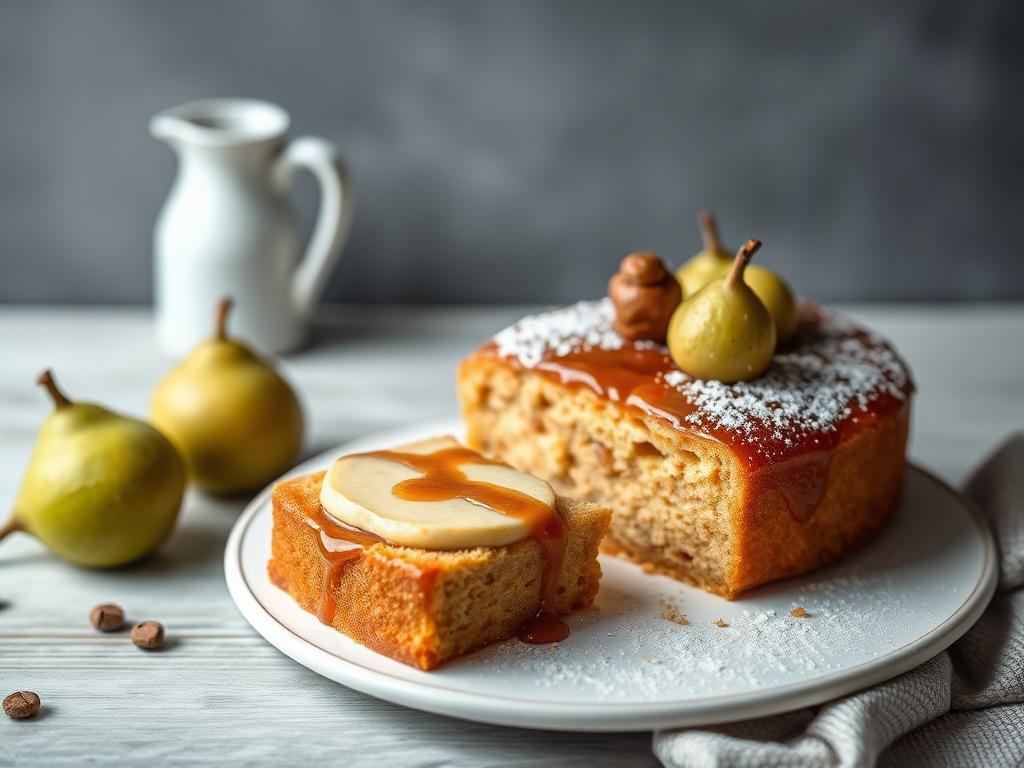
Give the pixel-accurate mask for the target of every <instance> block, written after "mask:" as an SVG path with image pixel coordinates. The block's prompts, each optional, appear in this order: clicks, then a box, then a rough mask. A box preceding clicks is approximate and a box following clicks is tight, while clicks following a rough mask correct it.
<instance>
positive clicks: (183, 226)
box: [150, 99, 352, 356]
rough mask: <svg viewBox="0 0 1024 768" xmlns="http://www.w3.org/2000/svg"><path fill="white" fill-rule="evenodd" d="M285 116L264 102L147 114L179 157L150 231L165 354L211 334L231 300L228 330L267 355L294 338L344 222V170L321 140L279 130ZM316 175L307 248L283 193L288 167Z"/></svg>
mask: <svg viewBox="0 0 1024 768" xmlns="http://www.w3.org/2000/svg"><path fill="white" fill-rule="evenodd" d="M288 124H289V118H288V113H287V112H285V111H284V110H283V109H281V108H280V107H278V106H276V105H274V104H270V103H268V102H264V101H252V100H245V99H203V100H201V101H193V102H190V103H188V104H183V105H182V106H180V107H175V108H173V109H169V110H166V111H164V112H161V113H160V114H158V115H156V116H155V117H153V119H152V120H151V122H150V132H151V133H152V134H153V136H155V137H156V138H158V139H162V140H164V141H166V142H167V143H168V144H170V145H171V146H172V147H173V148H174V149H175V151H176V152H177V154H178V158H179V169H178V176H177V179H176V180H175V182H174V186H173V188H172V189H171V192H170V195H169V196H168V198H167V201H166V202H165V203H164V207H163V210H162V211H161V213H160V217H159V219H158V220H157V225H156V232H155V237H154V249H155V260H156V264H155V267H156V269H155V283H156V285H155V289H156V316H157V335H158V337H159V339H160V342H161V345H162V346H163V347H164V348H165V350H166V351H167V352H169V353H170V354H172V355H175V356H180V355H183V354H185V353H186V352H188V351H189V350H190V349H191V348H192V347H193V346H194V345H195V344H196V343H197V342H198V341H200V340H201V339H205V338H208V337H209V336H210V334H211V332H212V328H213V318H214V312H215V308H216V306H217V302H218V301H219V300H220V298H221V297H223V296H232V297H233V298H234V299H235V306H234V309H233V311H232V316H231V331H232V333H233V334H236V335H238V336H240V337H242V338H244V339H245V340H247V341H249V342H251V343H252V344H253V345H254V346H256V347H257V348H258V349H261V350H262V351H264V352H268V353H275V352H284V351H286V350H289V349H294V348H295V347H297V346H299V345H300V344H301V343H302V342H303V340H304V338H305V336H306V332H307V329H308V320H309V318H310V315H311V314H312V313H313V310H314V308H315V306H316V303H317V301H318V299H319V298H320V294H321V292H322V291H323V288H324V285H325V283H326V281H327V277H328V275H329V274H330V271H331V268H332V267H333V266H334V264H335V262H336V261H337V259H338V256H339V255H340V252H341V247H342V245H343V244H344V241H345V238H346V237H347V236H348V231H349V227H350V224H351V220H352V198H351V192H350V189H349V183H348V179H347V176H346V174H345V169H344V166H343V165H342V163H341V161H340V159H339V158H338V156H337V153H336V152H335V149H334V147H333V146H332V145H331V144H330V143H329V142H327V141H325V140H323V139H318V138H313V137H303V138H297V139H292V140H289V139H288V138H287V132H288ZM299 169H307V170H309V171H312V173H313V174H314V176H315V177H316V179H317V180H318V181H319V183H320V190H321V200H320V212H319V215H318V218H317V221H316V224H315V225H314V228H313V235H312V238H311V239H310V242H309V245H308V247H307V248H306V251H305V254H304V255H303V254H302V253H301V243H300V238H299V233H298V227H297V222H296V219H295V216H294V214H293V213H292V209H291V207H290V205H289V202H288V197H287V192H288V188H289V187H290V185H291V181H292V177H293V175H294V173H295V171H296V170H299Z"/></svg>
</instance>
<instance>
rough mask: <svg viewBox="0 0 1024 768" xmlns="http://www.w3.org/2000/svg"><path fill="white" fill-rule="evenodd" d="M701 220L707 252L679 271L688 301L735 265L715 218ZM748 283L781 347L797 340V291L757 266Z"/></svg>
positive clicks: (746, 276)
mask: <svg viewBox="0 0 1024 768" xmlns="http://www.w3.org/2000/svg"><path fill="white" fill-rule="evenodd" d="M698 218H699V221H700V228H701V234H702V236H703V238H704V250H702V251H701V252H700V253H698V254H697V255H696V256H694V257H693V258H691V259H690V260H689V261H687V262H686V263H685V264H683V265H682V266H681V267H680V268H679V269H678V270H676V279H677V280H679V284H680V285H681V286H682V287H683V297H684V298H688V297H690V296H693V295H694V294H695V293H697V291H699V290H700V289H701V288H703V287H704V286H706V285H707V284H708V283H710V282H712V281H713V280H719V279H721V278H723V277H725V276H726V274H728V272H729V270H730V269H731V268H732V265H733V256H732V255H731V254H730V253H729V252H727V251H726V249H725V248H724V247H723V246H722V242H721V240H720V239H719V237H718V226H717V224H716V222H715V217H714V216H712V215H711V214H710V213H706V212H705V213H701V214H700V216H699V217H698ZM744 281H745V282H746V284H747V285H748V286H750V289H751V290H752V291H753V292H754V293H755V294H757V297H758V298H759V299H760V300H761V303H762V304H764V305H765V308H766V309H767V310H768V313H769V314H770V315H771V316H772V321H773V322H774V323H775V334H776V336H777V337H778V343H779V344H785V343H786V342H787V341H789V340H790V339H791V338H793V334H795V333H796V331H797V327H798V326H799V324H800V313H799V312H798V311H797V305H796V299H795V298H794V296H793V291H792V290H790V287H789V285H788V284H787V283H786V281H785V280H783V279H782V278H781V277H780V276H779V275H777V274H776V273H775V272H772V271H771V270H770V269H767V268H765V267H762V266H759V265H757V264H752V265H750V266H749V267H747V269H746V271H745V273H744Z"/></svg>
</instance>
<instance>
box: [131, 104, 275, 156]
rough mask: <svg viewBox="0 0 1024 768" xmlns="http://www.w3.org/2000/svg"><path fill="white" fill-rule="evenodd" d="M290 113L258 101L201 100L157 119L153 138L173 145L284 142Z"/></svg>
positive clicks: (152, 125)
mask: <svg viewBox="0 0 1024 768" xmlns="http://www.w3.org/2000/svg"><path fill="white" fill-rule="evenodd" d="M288 123H289V119H288V113H287V112H285V111H284V110H283V109H281V107H279V106H277V105H276V104H271V103H270V102H266V101H258V100H255V99H201V100H199V101H190V102H188V103H187V104H182V105H180V106H177V107H172V108H171V109H166V110H164V111H163V112H159V113H157V114H156V115H154V116H153V117H152V118H151V119H150V121H149V132H150V134H151V135H152V136H153V137H154V138H156V139H159V140H161V141H166V142H168V143H170V144H200V145H207V146H237V145H241V144H252V143H257V142H263V141H269V140H274V139H279V138H282V137H283V136H284V135H285V134H286V133H287V131H288Z"/></svg>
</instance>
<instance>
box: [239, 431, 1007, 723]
mask: <svg viewBox="0 0 1024 768" xmlns="http://www.w3.org/2000/svg"><path fill="white" fill-rule="evenodd" d="M460 428H461V426H460V424H459V422H458V421H452V420H448V421H443V422H422V423H414V424H409V425H407V426H405V427H402V428H399V429H394V430H387V431H382V432H376V433H372V434H368V435H365V436H363V437H360V438H356V439H354V440H351V441H348V442H346V443H343V444H341V445H339V446H337V447H335V448H331V449H329V450H327V451H324V452H322V453H320V454H318V455H316V456H314V457H312V458H310V459H308V460H307V461H305V462H303V463H302V464H300V465H299V466H297V467H295V468H294V469H293V470H291V471H290V472H288V473H286V474H285V475H284V476H283V477H289V476H292V475H294V474H298V473H302V472H306V471H310V470H311V468H312V467H314V466H320V465H324V466H326V464H327V463H328V462H329V460H330V459H331V458H333V457H334V456H337V455H339V453H342V452H345V451H347V450H349V448H348V446H350V445H352V444H354V443H357V442H362V441H364V440H371V439H372V440H374V441H378V440H379V441H381V442H388V440H389V436H390V435H392V434H394V435H395V439H396V440H404V439H407V438H408V435H409V433H410V432H412V431H414V430H417V431H419V430H422V431H423V432H424V433H428V432H433V433H440V434H444V433H452V432H455V431H458V430H459V429H460ZM392 442H393V440H392ZM907 471H908V472H915V473H917V474H919V475H920V476H922V477H923V478H924V479H926V480H928V481H929V482H931V483H933V484H934V485H936V486H937V487H938V488H939V490H940V491H942V492H944V493H946V494H948V495H950V496H951V497H953V499H954V500H955V501H957V502H959V505H960V506H961V507H963V508H964V510H965V511H966V512H967V513H968V515H969V517H970V518H971V520H972V521H973V522H974V524H975V527H976V528H977V530H978V533H979V535H980V536H981V538H982V541H983V546H984V563H983V567H982V571H981V575H980V577H979V579H978V581H977V582H976V583H975V584H974V585H973V586H972V588H971V589H970V591H969V592H967V593H966V595H965V597H964V600H963V602H962V603H961V604H960V606H959V607H958V608H957V610H956V611H955V612H954V613H953V614H952V615H950V616H949V617H948V618H947V619H946V620H945V621H944V622H942V623H941V624H939V625H937V626H936V627H934V628H933V629H932V630H931V631H929V632H927V633H926V634H924V635H922V636H921V637H919V638H917V639H916V640H913V641H911V642H909V643H905V644H904V645H902V646H900V647H898V648H895V649H893V650H892V651H891V652H890V653H888V654H886V655H884V656H880V657H878V658H876V659H871V660H868V661H864V662H862V663H860V664H857V665H855V666H852V667H846V668H844V669H842V670H838V671H835V672H831V673H827V674H823V675H820V676H818V677H814V678H811V679H808V680H799V681H794V682H792V683H787V684H784V685H780V686H776V687H773V688H771V689H770V690H766V691H764V692H763V693H755V694H751V693H750V692H749V691H748V692H744V693H736V694H726V695H717V696H709V697H707V698H702V699H696V700H688V701H685V702H680V701H659V702H652V703H649V704H643V703H628V704H624V703H622V702H574V703H552V702H549V701H542V700H532V699H527V698H523V697H514V698H513V697H505V696H502V695H500V694H486V695H484V694H480V693H472V692H467V691H457V690H452V689H450V688H447V687H442V686H436V685H432V684H430V683H427V682H418V681H410V680H406V679H403V678H399V677H396V676H394V675H391V674H389V673H387V672H383V671H378V670H373V669H369V668H367V667H364V666H362V665H361V664H358V663H356V662H354V661H350V660H349V659H345V658H342V657H340V656H336V655H334V654H332V653H329V652H327V651H325V650H323V649H321V648H319V647H317V646H315V645H313V644H312V643H310V642H309V641H307V640H306V639H304V638H303V637H301V636H299V635H297V634H295V633H294V632H292V631H291V630H290V629H288V628H287V627H285V626H284V625H283V624H281V623H280V622H279V621H278V620H277V619H276V618H275V617H274V616H273V615H272V614H271V613H270V612H269V611H267V609H266V608H264V606H263V605H262V603H260V602H259V600H258V599H257V598H256V596H255V594H254V593H253V591H252V589H251V588H250V587H249V584H248V582H247V581H246V579H245V575H244V574H243V572H242V564H241V544H242V540H243V538H244V536H245V532H246V529H247V528H248V527H249V525H250V524H251V522H252V520H253V519H254V518H255V516H256V514H257V513H258V512H259V510H260V509H261V508H262V507H263V506H264V505H265V504H266V503H267V502H268V500H269V497H270V493H271V490H272V488H273V485H274V484H273V483H272V484H271V485H269V486H267V487H266V488H265V489H264V490H263V491H261V492H260V493H259V494H258V495H257V496H256V497H255V498H254V499H253V500H252V501H251V502H249V504H248V505H247V506H246V508H245V510H244V511H243V512H242V514H241V515H240V516H239V518H238V520H237V521H236V522H235V525H234V527H233V528H232V530H231V534H230V535H229V537H228V540H227V544H226V546H225V549H224V572H225V580H226V582H227V587H228V591H229V593H230V594H231V598H232V600H233V601H234V603H235V605H236V606H237V607H238V610H239V611H240V612H241V614H242V616H243V617H244V618H245V619H246V621H248V622H249V624H250V625H251V626H252V627H253V629H255V630H256V632H258V633H259V634H260V635H261V636H262V637H263V638H264V639H265V640H267V641H268V642H269V643H270V644H271V645H273V646H274V647H275V648H277V649H278V650H279V651H281V652H282V653H283V654H285V655H286V656H288V657H290V658H291V659H293V660H294V661H296V662H298V663H299V664H301V665H302V666H304V667H307V668H308V669H311V670H312V671H314V672H316V673H317V674H319V675H321V676H323V677H326V678H328V679H330V680H333V681H335V682H337V683H341V684H342V685H344V686H346V687H348V688H352V689H353V690H356V691H359V692H361V693H365V694H367V695H370V696H374V697H376V698H379V699H383V700H386V701H390V702H392V703H395V704H400V705H402V706H407V707H411V708H413V709H419V710H423V711H426V712H430V713H433V714H442V715H448V716H450V717H456V718H460V719H464V720H471V721H475V722H480V723H489V724H492V725H505V726H515V727H522V728H533V729H537V730H552V731H594V732H636V731H650V730H657V729H660V728H670V727H686V726H697V725H710V724H715V723H728V722H735V721H738V720H746V719H750V718H755V717H765V716H768V715H773V714H778V713H781V712H786V711H790V710H794V709H799V708H801V707H807V706H814V705H817V704H822V703H824V702H826V701H829V700H832V699H835V698H838V697H840V696H845V695H847V694H850V693H853V692H855V691H858V690H862V689H864V688H868V687H870V686H872V685H877V684H878V683H881V682H884V681H885V680H889V679H892V678H894V677H896V676H898V675H901V674H903V673H904V672H907V671H909V670H911V669H913V668H914V667H917V666H919V665H920V664H922V663H924V662H925V661H927V660H928V659H931V658H933V657H934V656H936V655H938V654H939V653H940V652H942V651H943V650H945V649H946V648H948V647H949V646H950V645H952V644H953V643H954V642H956V641H957V640H958V639H960V637H962V636H963V635H964V633H966V632H967V630H968V629H970V627H971V626H973V624H974V623H975V622H976V621H977V620H978V619H979V618H980V617H981V614H982V613H983V612H984V610H985V608H986V607H987V606H988V603H989V601H990V600H991V599H992V595H993V594H994V592H995V587H996V581H997V568H996V549H995V541H994V539H993V537H992V533H991V531H990V529H989V526H988V524H987V521H986V520H985V518H984V516H983V515H982V514H981V513H980V511H979V510H978V509H977V508H976V506H975V505H974V503H973V502H972V501H971V500H970V499H968V498H967V497H966V496H964V495H963V494H961V493H960V492H958V491H957V490H955V489H954V488H952V487H950V486H949V485H948V484H947V483H946V482H944V481H943V480H941V479H940V478H938V477H936V476H935V475H934V474H932V473H931V472H929V471H927V470H925V469H922V468H920V467H918V466H916V465H913V464H911V465H908V470H907Z"/></svg>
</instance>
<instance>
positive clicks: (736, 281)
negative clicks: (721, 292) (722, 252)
mask: <svg viewBox="0 0 1024 768" xmlns="http://www.w3.org/2000/svg"><path fill="white" fill-rule="evenodd" d="M760 247H761V241H760V240H747V242H745V243H744V244H743V245H742V246H740V249H739V251H738V252H737V253H736V260H735V261H734V262H733V263H732V269H730V270H729V274H728V275H727V276H726V278H725V284H726V285H728V286H729V287H730V288H735V287H736V286H737V285H740V284H741V283H742V282H743V270H745V269H746V268H747V264H748V263H749V262H750V257H751V256H753V255H754V254H755V253H756V252H757V249H758V248H760Z"/></svg>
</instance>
